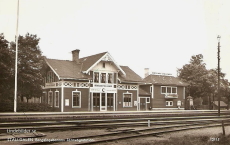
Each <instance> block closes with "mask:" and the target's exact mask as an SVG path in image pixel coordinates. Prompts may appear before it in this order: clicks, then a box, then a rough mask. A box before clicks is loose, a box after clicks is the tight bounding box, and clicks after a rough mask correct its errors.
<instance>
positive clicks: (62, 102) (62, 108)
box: [61, 82, 64, 112]
mask: <svg viewBox="0 0 230 145" xmlns="http://www.w3.org/2000/svg"><path fill="white" fill-rule="evenodd" d="M63 111H64V87H63V82H62V85H61V112H63Z"/></svg>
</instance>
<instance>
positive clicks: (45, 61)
mask: <svg viewBox="0 0 230 145" xmlns="http://www.w3.org/2000/svg"><path fill="white" fill-rule="evenodd" d="M45 62H46V64H47V65H48V66H49V67H50V69H51V70H52V71H53V72H54V73H55V74H56V76H57V77H58V80H60V76H59V75H58V73H57V72H56V71H55V70H54V69H53V68H52V66H51V65H50V64H49V63H48V61H47V59H46V58H45Z"/></svg>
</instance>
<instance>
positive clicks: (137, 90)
mask: <svg viewBox="0 0 230 145" xmlns="http://www.w3.org/2000/svg"><path fill="white" fill-rule="evenodd" d="M137 98H139V85H137ZM137 104H138V100H137ZM137 111H138V105H137Z"/></svg>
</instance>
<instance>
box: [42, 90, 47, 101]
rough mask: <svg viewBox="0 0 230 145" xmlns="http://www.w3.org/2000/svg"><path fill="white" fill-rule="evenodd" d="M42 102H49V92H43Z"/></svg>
mask: <svg viewBox="0 0 230 145" xmlns="http://www.w3.org/2000/svg"><path fill="white" fill-rule="evenodd" d="M42 103H47V93H46V92H43V95H42Z"/></svg>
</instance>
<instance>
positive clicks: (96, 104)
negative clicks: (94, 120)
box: [93, 93, 100, 111]
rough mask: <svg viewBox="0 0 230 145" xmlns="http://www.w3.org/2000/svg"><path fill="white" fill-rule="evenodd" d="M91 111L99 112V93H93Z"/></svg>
mask: <svg viewBox="0 0 230 145" xmlns="http://www.w3.org/2000/svg"><path fill="white" fill-rule="evenodd" d="M93 111H100V93H93Z"/></svg>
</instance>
